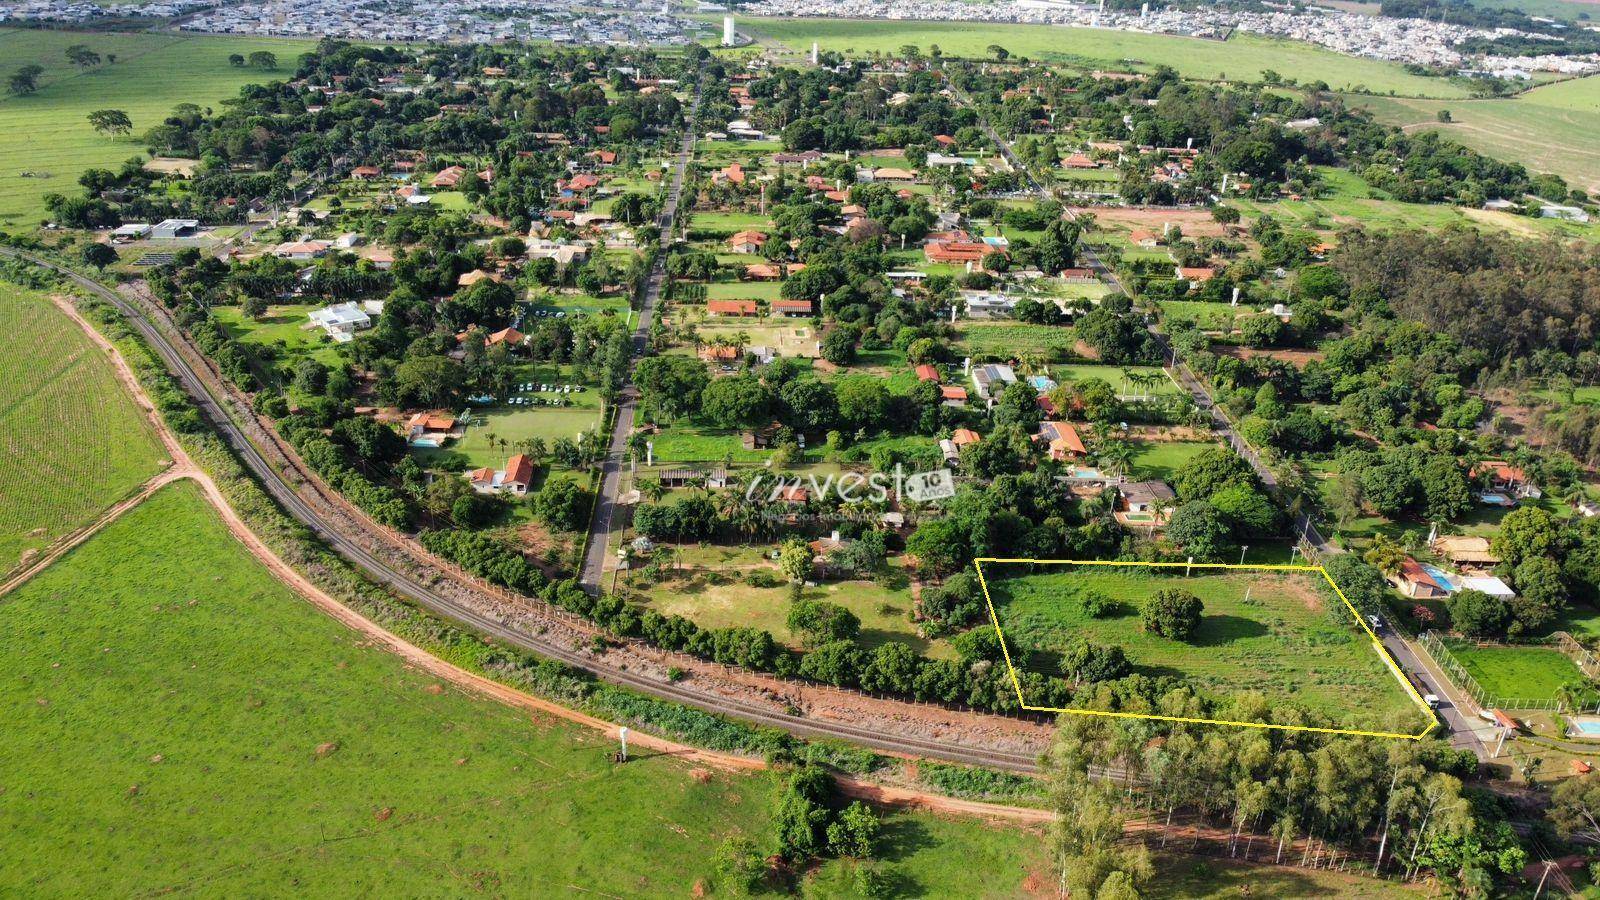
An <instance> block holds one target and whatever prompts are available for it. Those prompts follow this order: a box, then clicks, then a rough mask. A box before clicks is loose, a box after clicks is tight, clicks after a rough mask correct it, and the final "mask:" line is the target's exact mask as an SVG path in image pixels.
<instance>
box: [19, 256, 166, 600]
mask: <svg viewBox="0 0 1600 900" xmlns="http://www.w3.org/2000/svg"><path fill="white" fill-rule="evenodd" d="M0 333H4V334H6V335H7V336H8V339H7V341H6V342H5V345H4V349H0V572H3V571H5V570H7V569H10V568H11V567H12V566H14V565H16V564H17V562H18V560H19V559H20V557H21V556H22V554H24V553H26V552H27V551H29V550H36V549H38V548H41V547H44V546H45V545H47V544H49V543H50V542H51V541H53V540H55V539H56V538H58V537H60V536H61V535H63V534H65V533H67V532H69V531H71V530H73V529H74V528H77V527H78V526H80V525H83V524H85V523H87V522H88V521H90V520H91V519H93V518H94V517H95V516H96V515H98V514H99V513H100V512H101V511H102V510H104V509H106V508H107V507H109V506H111V505H113V504H114V503H116V502H117V501H118V500H121V499H122V498H123V497H125V496H127V495H128V494H129V493H131V492H132V491H134V490H135V489H136V488H138V486H139V485H140V484H142V483H143V482H144V481H145V480H147V479H149V478H150V477H152V476H154V475H155V474H156V473H158V472H160V471H161V466H162V464H163V462H164V461H165V459H166V457H165V454H164V453H163V452H162V451H161V447H160V444H159V443H158V442H157V440H156V436H155V432H154V431H153V430H152V429H151V428H150V425H149V422H147V421H146V420H145V417H144V414H143V413H141V412H140V411H139V409H138V407H137V406H135V405H134V403H133V400H132V399H131V398H129V397H128V395H127V394H126V393H125V392H124V390H123V388H122V385H121V384H120V383H118V381H117V378H116V375H115V373H114V370H113V369H112V366H111V363H110V362H109V361H108V360H107V359H106V358H105V356H104V355H103V354H102V353H101V352H100V350H99V349H97V348H96V347H95V346H94V345H93V344H92V343H90V341H89V339H88V338H87V337H86V336H84V333H83V330H82V329H80V328H79V327H78V326H77V325H76V324H74V323H73V322H72V320H71V319H68V318H67V317H66V316H64V315H62V314H61V311H60V310H58V309H56V308H55V306H54V305H52V304H51V303H50V300H49V298H48V297H46V296H45V295H44V294H41V293H39V292H37V291H30V290H25V289H23V288H21V287H18V286H17V285H14V284H11V283H9V282H4V281H0Z"/></svg>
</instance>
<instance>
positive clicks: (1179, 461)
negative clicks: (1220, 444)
mask: <svg viewBox="0 0 1600 900" xmlns="http://www.w3.org/2000/svg"><path fill="white" fill-rule="evenodd" d="M1134 446H1135V450H1136V451H1137V453H1136V455H1135V456H1134V457H1133V476H1134V477H1135V478H1154V479H1157V480H1159V481H1168V480H1170V479H1171V478H1172V476H1173V474H1174V473H1176V472H1177V471H1178V470H1179V469H1181V468H1183V467H1184V465H1185V464H1186V463H1188V462H1189V460H1191V459H1194V458H1195V457H1196V456H1199V455H1200V454H1202V453H1204V452H1205V451H1207V450H1210V449H1213V448H1214V447H1216V446H1217V445H1216V444H1215V443H1212V442H1210V441H1139V442H1137V443H1136V444H1135V445H1134Z"/></svg>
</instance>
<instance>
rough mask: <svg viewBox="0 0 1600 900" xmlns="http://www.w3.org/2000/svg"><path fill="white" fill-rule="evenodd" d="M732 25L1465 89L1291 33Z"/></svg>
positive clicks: (1447, 91)
mask: <svg viewBox="0 0 1600 900" xmlns="http://www.w3.org/2000/svg"><path fill="white" fill-rule="evenodd" d="M738 25H739V30H740V31H742V32H747V33H750V34H752V35H756V36H758V37H764V38H770V39H771V40H774V41H777V42H778V43H781V44H785V45H787V46H788V47H790V48H791V49H793V50H796V51H806V52H809V51H810V49H811V42H812V41H816V42H818V43H819V44H820V45H821V49H823V50H832V51H839V52H843V53H845V54H846V55H853V56H859V55H865V54H867V53H872V52H878V53H898V52H899V50H900V48H901V47H903V46H905V45H906V44H915V45H916V46H917V47H918V48H919V49H921V50H922V52H924V53H927V52H929V50H930V48H931V47H932V46H933V45H934V44H937V45H939V49H940V50H942V51H943V52H944V55H946V56H967V57H988V56H989V49H988V48H989V45H990V44H999V45H1000V46H1002V47H1005V48H1006V49H1007V50H1009V51H1011V54H1012V55H1013V56H1026V57H1028V58H1030V59H1039V60H1049V61H1055V62H1074V63H1084V64H1086V65H1124V66H1126V65H1132V66H1134V67H1137V68H1140V69H1150V68H1153V67H1155V66H1156V65H1160V64H1164V65H1169V66H1172V67H1173V68H1174V69H1177V70H1178V72H1179V73H1180V74H1182V75H1184V76H1186V77H1189V78H1206V79H1213V78H1243V79H1248V80H1252V81H1254V80H1259V79H1260V77H1261V73H1262V72H1264V71H1267V70H1272V71H1276V72H1278V73H1279V74H1281V75H1283V76H1284V77H1286V78H1295V79H1297V80H1299V81H1300V82H1302V83H1304V82H1311V81H1319V80H1320V81H1326V82H1327V83H1328V84H1329V85H1331V86H1332V87H1334V88H1337V89H1341V90H1355V91H1360V92H1363V93H1365V92H1372V93H1379V94H1388V93H1391V92H1393V93H1395V94H1399V95H1402V96H1414V97H1447V98H1448V97H1461V96H1465V92H1464V91H1463V90H1462V89H1461V88H1459V87H1457V86H1455V85H1453V84H1451V83H1449V82H1448V81H1445V80H1444V79H1440V78H1428V77H1424V76H1420V75H1412V74H1410V73H1409V72H1407V71H1406V70H1405V69H1404V68H1402V67H1401V66H1399V65H1396V64H1394V63H1387V62H1379V61H1377V60H1369V59H1358V58H1356V57H1353V56H1342V55H1340V54H1337V53H1334V52H1332V51H1330V50H1323V49H1321V48H1319V47H1313V46H1311V45H1310V44H1302V43H1297V42H1294V41H1286V40H1277V39H1273V38H1266V37H1260V36H1256V35H1246V34H1239V35H1235V36H1234V37H1233V38H1231V39H1230V40H1228V41H1207V40H1199V39H1196V38H1184V37H1175V36H1171V35H1155V34H1136V33H1134V32H1130V31H1111V30H1107V29H1093V28H1067V27H1059V26H1051V25H1003V24H994V23H989V22H904V21H888V20H863V19H756V18H745V17H740V18H739V19H738Z"/></svg>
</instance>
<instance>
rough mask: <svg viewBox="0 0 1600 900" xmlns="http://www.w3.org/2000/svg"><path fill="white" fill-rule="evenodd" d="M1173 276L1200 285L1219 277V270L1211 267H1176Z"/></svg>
mask: <svg viewBox="0 0 1600 900" xmlns="http://www.w3.org/2000/svg"><path fill="white" fill-rule="evenodd" d="M1173 274H1174V275H1175V276H1177V277H1178V278H1182V279H1183V280H1184V281H1189V282H1194V283H1199V282H1202V281H1210V280H1211V279H1213V278H1215V277H1217V270H1216V269H1213V268H1211V267H1210V266H1175V267H1173Z"/></svg>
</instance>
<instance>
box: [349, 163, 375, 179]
mask: <svg viewBox="0 0 1600 900" xmlns="http://www.w3.org/2000/svg"><path fill="white" fill-rule="evenodd" d="M382 174H383V170H382V169H380V168H378V167H377V166H356V167H355V168H354V169H351V170H350V177H351V178H354V179H355V180H356V181H366V180H368V179H369V178H377V177H378V176H379V175H382Z"/></svg>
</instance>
